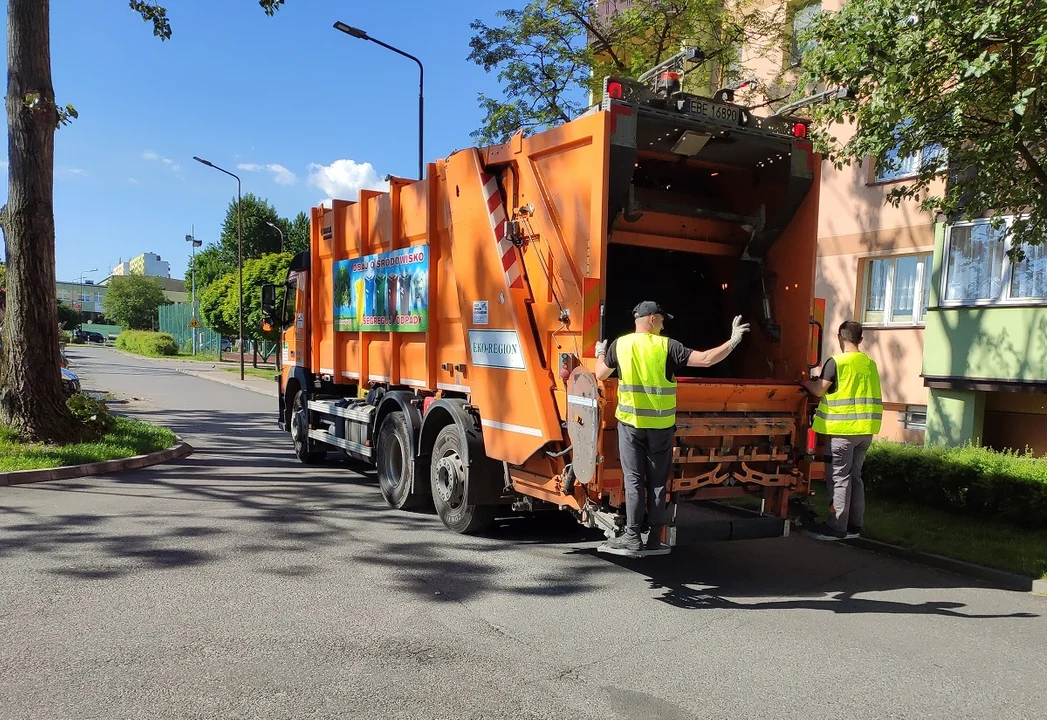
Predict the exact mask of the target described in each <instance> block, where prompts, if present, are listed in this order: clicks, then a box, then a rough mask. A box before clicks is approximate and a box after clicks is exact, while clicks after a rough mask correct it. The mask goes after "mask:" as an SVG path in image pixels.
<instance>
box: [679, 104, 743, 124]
mask: <svg viewBox="0 0 1047 720" xmlns="http://www.w3.org/2000/svg"><path fill="white" fill-rule="evenodd" d="M690 110H691V114H692V115H698V116H700V117H707V118H711V119H713V120H719V121H720V122H726V123H731V124H733V125H737V124H738V108H736V107H731V106H730V105H721V104H719V103H714V102H710V101H708V100H693V99H692V100H691V108H690Z"/></svg>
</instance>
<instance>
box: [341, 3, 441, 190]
mask: <svg viewBox="0 0 1047 720" xmlns="http://www.w3.org/2000/svg"><path fill="white" fill-rule="evenodd" d="M334 29H335V30H339V31H341V32H344V33H345V34H346V35H349V36H351V37H354V38H356V39H358V40H368V41H370V42H373V43H374V44H375V45H381V46H382V47H384V48H385V49H386V50H392V51H393V52H394V53H396V54H397V55H402V56H404V57H405V58H407V59H409V60H414V61H415V62H416V63H418V179H419V180H421V179H422V178H423V177H424V171H425V152H424V150H423V149H422V145H423V138H424V119H425V100H424V98H423V90H424V87H425V68H423V67H422V61H421V60H419V59H418V58H416V57H415V56H414V55H411V54H410V53H405V52H404V51H403V50H401V49H399V48H395V47H393V46H392V45H389V44H387V43H384V42H382V41H381V40H378V39H377V38H373V37H371V36H370V35H368V34H367V33H366V32H365V31H363V30H361V29H360V28H357V27H353V26H352V25H346V24H345V23H344V22H342V21H341V20H339V21H338V22H336V23H335V24H334Z"/></svg>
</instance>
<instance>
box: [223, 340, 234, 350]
mask: <svg viewBox="0 0 1047 720" xmlns="http://www.w3.org/2000/svg"><path fill="white" fill-rule="evenodd" d="M232 351H233V341H232V340H230V339H229V338H222V352H232Z"/></svg>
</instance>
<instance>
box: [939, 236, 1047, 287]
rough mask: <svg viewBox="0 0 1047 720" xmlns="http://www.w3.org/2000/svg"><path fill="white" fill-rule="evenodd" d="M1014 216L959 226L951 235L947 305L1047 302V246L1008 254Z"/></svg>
mask: <svg viewBox="0 0 1047 720" xmlns="http://www.w3.org/2000/svg"><path fill="white" fill-rule="evenodd" d="M1011 221H1012V218H1009V217H1008V218H1004V224H1003V226H1002V227H999V228H994V227H993V226H992V223H991V221H989V220H979V221H977V222H973V223H959V224H956V225H953V226H951V227H950V228H949V229H948V232H947V233H946V243H945V253H944V256H945V278H944V281H943V283H942V285H943V289H942V302H943V303H944V304H951V305H975V304H977V305H985V304H993V303H1006V302H1022V303H1028V302H1030V301H1031V302H1042V301H1047V246H1044V245H1035V246H1033V245H1023V246H1022V248H1021V249H1022V251H1023V252H1024V253H1025V257H1024V258H1023V259H1022V260H1021V262H1014V261H1012V260H1011V259H1010V258H1009V257H1008V256H1007V249H1008V247H1009V245H1010V241H1009V238H1008V236H1009V234H1010V226H1011Z"/></svg>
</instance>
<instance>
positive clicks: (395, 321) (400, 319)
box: [363, 315, 422, 325]
mask: <svg viewBox="0 0 1047 720" xmlns="http://www.w3.org/2000/svg"><path fill="white" fill-rule="evenodd" d="M363 324H364V325H421V324H422V318H421V317H420V316H418V315H393V316H391V317H390V316H389V315H364V318H363Z"/></svg>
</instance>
